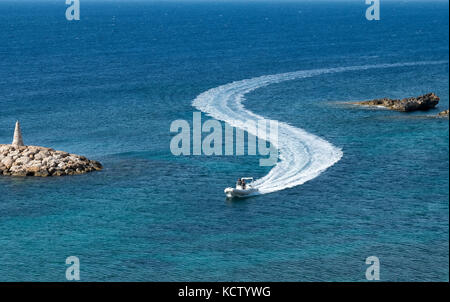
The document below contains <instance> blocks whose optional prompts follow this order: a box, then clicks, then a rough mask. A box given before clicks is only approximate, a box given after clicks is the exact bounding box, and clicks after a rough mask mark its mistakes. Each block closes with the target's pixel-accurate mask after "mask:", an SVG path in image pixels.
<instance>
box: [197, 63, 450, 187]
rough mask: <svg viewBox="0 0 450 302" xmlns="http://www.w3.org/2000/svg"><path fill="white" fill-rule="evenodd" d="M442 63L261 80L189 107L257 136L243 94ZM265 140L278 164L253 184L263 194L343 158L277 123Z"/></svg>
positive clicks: (229, 87) (216, 92) (206, 95)
mask: <svg viewBox="0 0 450 302" xmlns="http://www.w3.org/2000/svg"><path fill="white" fill-rule="evenodd" d="M444 63H448V61H428V62H411V63H397V64H377V65H362V66H349V67H337V68H326V69H314V70H302V71H295V72H288V73H280V74H274V75H266V76H260V77H256V78H252V79H246V80H241V81H236V82H232V83H229V84H226V85H222V86H219V87H216V88H212V89H210V90H208V91H205V92H203V93H201V94H200V95H198V96H197V97H196V98H195V100H194V101H193V102H192V105H193V106H194V107H195V108H197V109H198V110H200V111H203V112H205V113H206V114H208V115H209V116H211V117H213V118H215V119H217V120H221V121H224V122H226V123H228V124H229V125H230V126H233V127H236V128H240V129H243V130H245V131H247V132H248V133H251V134H252V135H255V136H257V133H256V131H255V130H256V129H254V128H251V127H248V122H250V121H253V122H255V123H257V122H258V120H261V119H266V118H264V117H262V116H260V115H257V114H255V113H253V112H251V111H249V110H247V109H245V108H244V106H243V105H242V101H243V100H244V96H245V94H247V93H249V92H251V91H253V90H255V89H258V88H261V87H264V86H267V85H270V84H275V83H280V82H283V81H288V80H294V79H299V78H307V77H313V76H318V75H322V74H327V73H338V72H345V71H357V70H368V69H375V68H394V67H405V66H415V65H429V64H444ZM268 140H269V141H270V143H271V144H272V145H274V146H275V147H276V148H277V149H278V151H279V161H278V163H277V164H276V165H275V166H274V167H273V168H272V170H270V172H269V174H267V175H266V176H264V177H263V178H260V179H259V180H257V181H256V183H255V186H256V187H257V188H258V189H259V191H260V193H262V194H264V193H270V192H275V191H279V190H283V189H286V188H291V187H294V186H298V185H301V184H303V183H305V182H306V181H308V180H311V179H313V178H315V177H317V176H318V175H319V174H320V173H321V172H323V171H324V170H326V169H327V168H329V167H331V166H332V165H334V164H335V163H336V162H338V161H339V160H340V159H341V157H342V155H343V153H342V150H341V149H340V148H338V147H335V146H333V145H332V144H331V143H329V142H328V141H326V140H324V139H322V138H320V137H318V136H316V135H314V134H311V133H308V132H306V131H305V130H303V129H300V128H296V127H294V126H291V125H289V124H287V123H284V122H278V142H276V141H271V139H270V137H268Z"/></svg>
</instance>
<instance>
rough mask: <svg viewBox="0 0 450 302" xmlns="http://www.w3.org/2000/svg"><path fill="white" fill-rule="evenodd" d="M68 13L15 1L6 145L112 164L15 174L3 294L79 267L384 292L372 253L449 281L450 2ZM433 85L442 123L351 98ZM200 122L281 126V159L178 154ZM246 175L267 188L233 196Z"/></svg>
mask: <svg viewBox="0 0 450 302" xmlns="http://www.w3.org/2000/svg"><path fill="white" fill-rule="evenodd" d="M68 7H69V6H68V5H66V4H65V2H64V1H55V0H47V1H26V0H22V1H11V0H6V1H0V143H1V144H9V143H11V141H12V136H13V131H14V124H15V122H16V120H19V121H20V123H21V128H22V135H23V139H24V142H25V144H27V145H38V146H46V147H51V148H54V149H56V150H63V151H67V152H70V153H75V154H80V155H84V156H86V157H88V158H90V159H93V160H98V161H100V162H101V163H102V164H103V167H104V168H103V170H102V171H98V172H93V173H88V174H83V175H76V176H64V177H47V178H40V177H11V176H0V281H66V280H67V279H66V270H67V269H68V268H69V267H70V265H69V264H70V263H69V264H67V263H66V260H67V259H68V257H70V256H75V257H77V259H79V269H80V280H81V281H313V282H314V281H367V274H366V273H367V271H368V270H369V269H370V267H371V265H373V264H374V263H375V262H371V261H370V259H378V261H377V264H379V274H380V280H381V281H448V280H449V122H448V119H444V118H435V117H433V116H434V115H436V114H437V113H439V112H440V111H443V110H445V109H448V108H449V64H448V62H449V3H448V1H412V2H411V1H408V2H407V1H389V0H386V1H381V3H380V20H368V19H367V18H366V10H367V9H368V7H369V5H367V4H365V2H364V1H351V0H350V1H306V0H305V1H269V0H266V1H249V0H246V1H224V0H222V1H194V0H185V1H182V0H178V1H144V0H141V1H137V0H134V1H125V0H121V1H112V0H110V1H94V0H81V1H80V20H72V21H68V20H67V19H66V10H67V8H68ZM429 92H434V93H435V94H436V95H438V96H439V97H440V102H439V104H438V106H437V107H436V108H435V109H432V110H429V111H426V112H412V113H402V112H395V111H390V110H386V109H382V108H368V107H360V106H356V105H353V104H351V103H352V102H357V101H363V100H370V99H376V98H384V97H389V98H393V99H401V98H405V97H413V96H419V95H422V94H425V93H429ZM196 112H197V113H198V112H201V117H202V121H207V120H210V119H217V120H218V121H220V123H221V125H222V126H223V127H225V125H226V124H227V125H231V126H233V127H237V126H239V125H242V123H244V122H245V121H247V120H251V119H259V118H264V119H270V120H274V121H278V125H279V126H278V129H279V140H278V146H277V147H278V149H279V159H278V163H277V164H276V165H275V166H261V165H260V159H261V158H262V156H260V155H248V154H247V153H246V154H244V155H218V154H215V155H206V154H202V155H193V154H191V155H184V154H182V155H175V154H174V153H173V152H172V151H171V149H170V143H171V140H172V139H173V138H174V136H175V135H176V134H177V133H174V132H171V131H170V128H171V125H172V123H173V122H174V121H176V120H184V121H186V122H187V124H189V125H190V126H191V127H192V125H193V116H194V113H196ZM191 130H192V129H191ZM205 135H206V134H203V137H204V136H205ZM243 176H245V177H247V176H248V177H254V178H255V179H257V181H259V183H258V185H259V186H260V187H261V194H258V195H256V196H252V197H249V198H241V199H227V198H226V196H225V194H224V188H226V187H230V186H234V184H235V182H236V179H237V178H238V177H243ZM371 256H374V257H376V258H373V257H372V258H369V257H371ZM366 260H367V262H366Z"/></svg>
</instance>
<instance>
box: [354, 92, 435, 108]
mask: <svg viewBox="0 0 450 302" xmlns="http://www.w3.org/2000/svg"><path fill="white" fill-rule="evenodd" d="M438 103H439V97H438V96H437V95H435V94H434V93H428V94H424V95H421V96H418V97H411V98H404V99H401V100H394V99H389V98H383V99H375V100H370V101H362V102H352V104H355V105H362V106H377V107H379V106H382V107H386V108H387V109H390V110H395V111H401V112H411V111H426V110H429V109H433V108H434V107H436V105H437V104H438Z"/></svg>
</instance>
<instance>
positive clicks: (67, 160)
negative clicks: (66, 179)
mask: <svg viewBox="0 0 450 302" xmlns="http://www.w3.org/2000/svg"><path fill="white" fill-rule="evenodd" d="M101 169H102V165H101V164H100V163H99V162H98V161H94V160H89V159H87V158H86V157H84V156H80V155H76V154H71V153H67V152H64V151H55V150H54V149H50V148H45V147H39V146H20V145H15V146H13V145H1V144H0V175H12V176H39V177H47V176H63V175H75V174H84V173H87V172H91V171H98V170H101Z"/></svg>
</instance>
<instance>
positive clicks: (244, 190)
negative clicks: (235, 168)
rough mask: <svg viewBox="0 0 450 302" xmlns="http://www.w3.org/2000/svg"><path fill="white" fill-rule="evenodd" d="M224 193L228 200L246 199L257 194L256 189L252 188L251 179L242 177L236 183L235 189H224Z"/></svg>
mask: <svg viewBox="0 0 450 302" xmlns="http://www.w3.org/2000/svg"><path fill="white" fill-rule="evenodd" d="M224 192H225V194H226V195H227V197H228V198H233V197H248V196H252V195H255V194H256V193H258V189H257V188H254V187H253V177H242V178H240V179H239V180H238V182H237V183H236V188H231V187H230V188H226V189H225V190H224Z"/></svg>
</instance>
